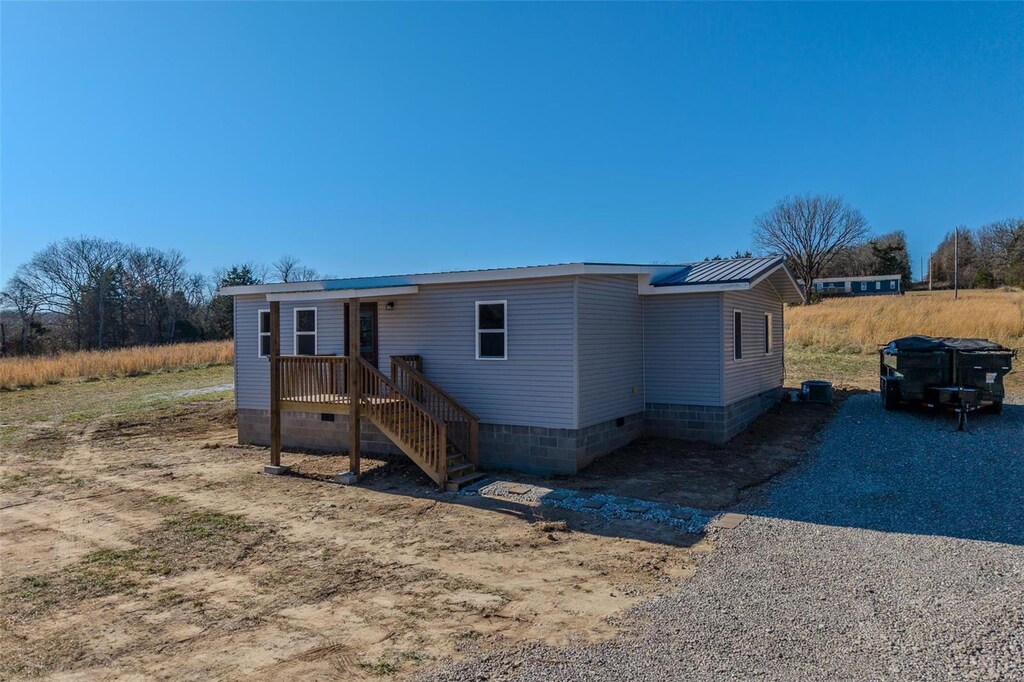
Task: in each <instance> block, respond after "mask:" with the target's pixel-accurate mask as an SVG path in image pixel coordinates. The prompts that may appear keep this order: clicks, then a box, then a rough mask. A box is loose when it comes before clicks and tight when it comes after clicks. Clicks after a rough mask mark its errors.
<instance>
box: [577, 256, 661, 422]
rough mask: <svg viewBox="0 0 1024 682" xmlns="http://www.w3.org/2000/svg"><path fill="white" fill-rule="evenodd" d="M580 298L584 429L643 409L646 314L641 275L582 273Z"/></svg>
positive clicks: (579, 319) (579, 357) (578, 296)
mask: <svg viewBox="0 0 1024 682" xmlns="http://www.w3.org/2000/svg"><path fill="white" fill-rule="evenodd" d="M576 298H577V310H578V323H577V325H578V338H579V348H578V365H579V428H584V427H587V426H591V425H592V424H599V423H601V422H605V421H609V420H611V419H616V418H618V417H625V416H628V415H631V414H636V413H637V412H642V411H643V409H644V396H643V382H644V375H643V373H644V367H643V347H642V346H643V329H642V326H641V325H642V318H643V313H642V310H641V306H642V303H641V300H640V294H639V292H638V291H637V281H636V277H635V276H628V275H622V276H613V275H607V276H604V275H587V276H583V277H580V278H579V280H578V282H577V285H576Z"/></svg>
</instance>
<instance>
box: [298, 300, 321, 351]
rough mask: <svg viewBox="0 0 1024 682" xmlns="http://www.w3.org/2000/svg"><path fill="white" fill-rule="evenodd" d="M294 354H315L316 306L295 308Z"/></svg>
mask: <svg viewBox="0 0 1024 682" xmlns="http://www.w3.org/2000/svg"><path fill="white" fill-rule="evenodd" d="M295 355H316V308H296V309H295Z"/></svg>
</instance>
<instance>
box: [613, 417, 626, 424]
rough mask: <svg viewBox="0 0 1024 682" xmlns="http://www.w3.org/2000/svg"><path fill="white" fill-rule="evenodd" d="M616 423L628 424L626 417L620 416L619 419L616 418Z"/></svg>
mask: <svg viewBox="0 0 1024 682" xmlns="http://www.w3.org/2000/svg"><path fill="white" fill-rule="evenodd" d="M615 425H616V426H625V425H626V418H625V417H619V418H618V419H616V420H615Z"/></svg>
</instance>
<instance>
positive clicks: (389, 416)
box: [358, 356, 483, 491]
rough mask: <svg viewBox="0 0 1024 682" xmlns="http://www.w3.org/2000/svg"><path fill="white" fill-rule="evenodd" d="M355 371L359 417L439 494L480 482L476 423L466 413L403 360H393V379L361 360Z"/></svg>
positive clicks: (475, 419) (476, 421) (395, 358)
mask: <svg viewBox="0 0 1024 682" xmlns="http://www.w3.org/2000/svg"><path fill="white" fill-rule="evenodd" d="M406 357H408V356H406ZM420 366H422V361H420ZM358 371H359V372H360V377H359V380H360V386H361V395H360V401H359V405H360V411H361V412H362V414H364V415H365V416H366V417H367V419H369V420H370V422H371V423H372V424H373V425H374V426H376V427H377V428H378V429H379V430H380V431H381V433H383V434H384V435H385V436H387V437H388V438H389V439H390V440H391V441H392V442H393V443H395V445H397V446H398V447H399V449H401V450H402V452H404V453H405V454H406V455H407V456H408V457H409V459H411V460H412V461H413V462H415V463H416V464H417V466H419V467H420V468H421V469H422V470H423V471H424V472H425V473H426V474H427V475H428V476H430V478H431V479H432V480H433V481H434V482H435V483H437V485H438V486H439V487H440V488H441V489H443V490H448V491H456V490H459V489H460V488H462V487H465V486H466V485H468V484H470V483H473V482H474V481H477V480H479V479H480V478H482V477H483V474H481V473H480V472H479V471H477V465H476V460H477V434H478V428H479V421H478V420H477V418H476V417H475V416H474V415H473V414H472V413H471V412H469V411H468V410H466V409H465V408H464V407H462V405H460V404H458V403H457V402H456V401H455V400H454V399H453V398H451V396H449V395H448V394H447V393H445V392H444V391H442V390H441V389H439V388H438V387H436V386H435V385H434V384H432V383H431V382H430V381H429V380H428V379H426V377H424V376H423V375H422V374H421V373H420V372H419V371H417V370H416V369H415V368H413V367H412V365H410V364H409V363H408V362H407V361H405V360H404V359H403V358H398V357H393V358H392V368H391V371H392V377H393V378H388V377H386V376H385V375H384V374H382V373H381V372H380V371H379V370H378V369H377V368H376V367H374V366H373V365H372V364H370V363H369V362H367V361H366V360H364V359H362V358H360V359H359V363H358Z"/></svg>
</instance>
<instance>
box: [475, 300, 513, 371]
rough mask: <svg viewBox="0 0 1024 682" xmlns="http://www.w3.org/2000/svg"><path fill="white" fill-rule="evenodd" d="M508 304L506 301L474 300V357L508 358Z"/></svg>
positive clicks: (489, 358)
mask: <svg viewBox="0 0 1024 682" xmlns="http://www.w3.org/2000/svg"><path fill="white" fill-rule="evenodd" d="M507 313H508V305H507V302H506V301H477V302H476V359H477V360H505V359H507V358H508V328H507V326H506V324H507Z"/></svg>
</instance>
